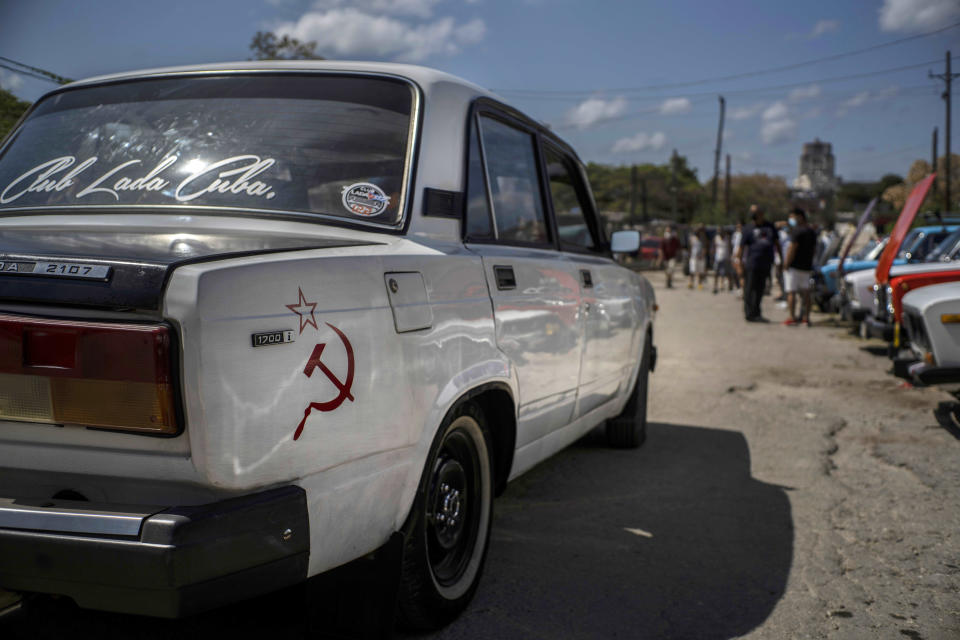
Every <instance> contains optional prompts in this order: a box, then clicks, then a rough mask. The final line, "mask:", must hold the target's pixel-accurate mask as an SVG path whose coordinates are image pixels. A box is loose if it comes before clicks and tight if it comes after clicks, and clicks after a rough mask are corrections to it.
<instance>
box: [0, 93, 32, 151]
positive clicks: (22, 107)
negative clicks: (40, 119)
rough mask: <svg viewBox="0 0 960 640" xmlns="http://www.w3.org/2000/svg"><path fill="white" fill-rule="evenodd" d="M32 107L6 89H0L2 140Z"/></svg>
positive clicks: (0, 135)
mask: <svg viewBox="0 0 960 640" xmlns="http://www.w3.org/2000/svg"><path fill="white" fill-rule="evenodd" d="M29 106H30V103H29V102H25V101H23V100H21V99H19V98H18V97H17V96H15V95H13V94H12V93H10V92H9V91H7V90H6V89H3V88H0V140H2V139H3V138H4V137H5V136H6V135H7V133H8V132H9V131H10V130H11V129H13V125H15V124H16V123H17V120H19V119H20V116H22V115H23V112H24V111H26V110H27V108H28V107H29Z"/></svg>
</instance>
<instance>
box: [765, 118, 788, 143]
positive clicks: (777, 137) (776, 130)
mask: <svg viewBox="0 0 960 640" xmlns="http://www.w3.org/2000/svg"><path fill="white" fill-rule="evenodd" d="M796 133H797V123H796V122H794V121H793V120H791V119H790V118H783V119H780V120H769V121H767V122H764V123H763V126H762V127H761V128H760V138H761V139H762V140H763V143H764V144H778V143H780V142H786V141H787V140H790V139H791V138H793V136H794V135H795V134H796Z"/></svg>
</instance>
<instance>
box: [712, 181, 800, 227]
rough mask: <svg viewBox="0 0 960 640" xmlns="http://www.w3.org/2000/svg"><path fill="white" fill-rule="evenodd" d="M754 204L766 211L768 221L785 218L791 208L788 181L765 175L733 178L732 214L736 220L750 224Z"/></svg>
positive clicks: (731, 193) (731, 186) (731, 188)
mask: <svg viewBox="0 0 960 640" xmlns="http://www.w3.org/2000/svg"><path fill="white" fill-rule="evenodd" d="M721 186H722V185H721ZM753 204H756V205H758V206H759V207H760V208H762V209H763V210H764V212H765V213H766V216H767V219H768V220H777V219H780V218H785V217H786V216H787V212H788V209H789V208H790V188H789V186H787V181H786V180H785V179H784V178H783V177H782V176H771V175H767V174H765V173H752V174H740V175H735V176H731V177H730V212H731V216H732V217H733V218H734V220H739V221H743V222H748V220H747V216H748V211H749V209H750V205H753Z"/></svg>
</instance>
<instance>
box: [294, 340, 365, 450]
mask: <svg viewBox="0 0 960 640" xmlns="http://www.w3.org/2000/svg"><path fill="white" fill-rule="evenodd" d="M327 326H328V327H330V328H331V329H333V331H334V332H335V333H336V334H337V335H338V336H340V340H341V341H342V342H343V347H344V349H346V351H347V377H346V379H345V380H343V381H341V380H340V378H338V377H337V376H336V375H334V373H333V372H332V371H330V369H328V368H327V365H325V364H324V363H323V361H322V360H321V359H320V356H321V355H322V354H323V348H324V347H326V346H327V344H326V343H325V342H321V343H320V344H318V345H317V346H315V347H314V348H313V353H311V354H310V358H309V359H308V360H307V366H305V367H304V368H303V373H304V375H306V376H307V377H308V378H309V377H310V376H312V375H313V372H314V370H315V369H320V371H322V372H323V374H324V375H325V376H327V377H328V378H329V379H330V382H332V383H333V385H334V386H335V387H336V388H337V390H338V391H339V393H338V394H337V397H336V398H334V399H333V400H328V401H327V402H311V403H310V405H309V406H308V407H307V408H306V409H305V410H304V411H303V420H301V421H300V424H298V425H297V430H296V431H295V432H294V433H293V439H294V440H297V439H298V438H299V437H300V434H301V433H303V426H304V425H305V424H306V423H307V418H308V417H310V412H312V411H314V410H317V411H333V410H334V409H336V408H337V407H339V406H340V405H341V404H343V401H344V400H349V401H350V402H353V395H352V394H351V393H350V390H351V388H352V387H353V364H354V363H353V345H351V344H350V341H349V340H348V339H347V336H345V335H343V332H342V331H340V329H337V328H336V327H335V326H333V325H332V324H330V323H329V322H328V323H327Z"/></svg>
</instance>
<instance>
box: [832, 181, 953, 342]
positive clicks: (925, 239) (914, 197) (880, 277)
mask: <svg viewBox="0 0 960 640" xmlns="http://www.w3.org/2000/svg"><path fill="white" fill-rule="evenodd" d="M935 175H936V174H931V175H929V176H927V177H926V178H924V179H923V180H921V181H920V182H919V183H917V184H916V185H915V186H914V188H913V189H912V190H911V191H910V195H909V196H908V197H907V201H906V203H905V204H904V207H903V209H902V210H901V211H900V215H899V216H898V217H897V221H896V222H895V223H894V225H893V230H892V231H891V233H890V237H889V239H888V240H887V245H886V247H884V249H883V252H882V253H881V254H880V257H879V258H878V259H877V266H876V269H875V270H874V271H873V272H864V274H863V275H858V273H860V272H858V273H854V274H851V275H849V276H845V277H844V296H843V298H844V299H843V306H842V307H841V314H842V316H843V317H844V318H847V319H853V320H858V319H861V323H860V331H861V335H865V333H866V332H868V331H869V328H870V325H869V323H867V322H864V321H862V319H863V318H864V317H865V316H866V315H867V314H868V312H869V310H871V309H872V307H873V305H872V297H873V295H872V294H873V292H874V290H875V289H874V286H873V285H874V284H876V285H878V286H886V284H887V282H888V278H889V275H890V271H891V268H893V267H894V263H895V262H896V261H897V260H898V259H900V258H902V259H905V260H910V259H915V258H917V257H918V256H919V255H920V254H921V252H922V253H923V254H924V255H925V254H926V253H927V252H928V251H929V249H924V246H925V245H927V244H928V243H929V242H932V240H933V235H934V234H933V233H929V234H928V233H917V231H916V230H913V231H911V229H910V227H911V226H912V225H913V222H914V220H915V219H916V216H917V213H918V212H919V210H920V206H921V205H922V204H923V200H924V198H926V195H927V192H929V190H930V186H931V185H932V184H933V180H934V178H935ZM938 229H940V231H939V232H938V233H940V234H942V235H941V236H940V238H939V240H942V239H943V238H944V237H946V236H947V235H948V233H949V232H948V231H947V229H946V228H943V227H938ZM911 238H913V240H912V241H909V242H908V240H910V239H911ZM871 279H872V280H873V282H872V283H871V282H870V280H871ZM865 296H869V297H867V298H865Z"/></svg>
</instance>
